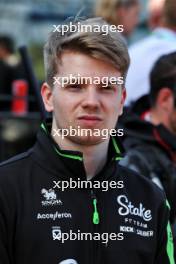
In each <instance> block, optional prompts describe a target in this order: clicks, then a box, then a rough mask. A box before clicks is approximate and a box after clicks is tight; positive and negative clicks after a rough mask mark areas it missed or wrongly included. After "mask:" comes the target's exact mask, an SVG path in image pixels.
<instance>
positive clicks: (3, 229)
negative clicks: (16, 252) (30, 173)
mask: <svg viewBox="0 0 176 264" xmlns="http://www.w3.org/2000/svg"><path fill="white" fill-rule="evenodd" d="M0 263H1V264H10V259H9V255H8V234H7V219H6V213H5V205H4V203H3V199H2V194H1V192H0Z"/></svg>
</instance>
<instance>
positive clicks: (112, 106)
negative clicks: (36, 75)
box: [42, 51, 126, 145]
mask: <svg viewBox="0 0 176 264" xmlns="http://www.w3.org/2000/svg"><path fill="white" fill-rule="evenodd" d="M61 61H62V63H61V65H59V66H58V74H57V78H58V77H66V76H68V77H69V76H70V74H72V75H74V76H80V77H91V78H92V79H93V78H97V77H99V78H100V79H102V77H104V76H106V77H116V78H118V77H119V76H121V73H120V72H119V71H118V70H117V69H116V68H115V67H114V66H112V65H111V64H109V63H107V62H104V61H102V60H98V59H94V58H91V57H90V56H88V55H85V54H82V53H78V52H71V51H67V52H66V51H65V52H64V53H63V54H62V56H61ZM125 96H126V94H125V89H122V87H120V86H119V85H117V84H116V85H113V84H111V85H109V86H107V87H102V85H101V84H92V83H89V82H88V83H84V82H83V84H78V83H77V84H74V85H72V84H69V83H68V84H66V85H64V86H63V87H62V86H61V85H59V84H57V83H56V84H55V85H54V87H53V88H52V89H50V87H48V86H47V85H46V84H44V85H43V87H42V97H43V100H44V103H45V108H46V110H47V111H50V112H51V111H53V126H55V127H57V129H62V128H67V129H69V127H72V128H75V129H77V128H78V127H80V128H81V129H91V130H94V129H99V130H102V129H105V128H106V129H112V128H114V127H115V125H116V122H117V119H118V116H119V115H120V114H121V113H122V108H123V104H124V100H125ZM67 138H69V140H71V141H72V142H75V143H77V144H82V145H95V144H98V143H100V142H101V141H102V137H101V136H97V135H96V136H90V135H87V136H86V135H84V136H79V135H77V136H74V137H71V136H68V137H67Z"/></svg>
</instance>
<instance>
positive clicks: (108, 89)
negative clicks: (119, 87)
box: [101, 84, 115, 91]
mask: <svg viewBox="0 0 176 264" xmlns="http://www.w3.org/2000/svg"><path fill="white" fill-rule="evenodd" d="M101 89H102V90H103V91H114V90H115V87H114V86H113V85H110V84H109V85H104V86H102V87H101Z"/></svg>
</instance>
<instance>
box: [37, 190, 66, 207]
mask: <svg viewBox="0 0 176 264" xmlns="http://www.w3.org/2000/svg"><path fill="white" fill-rule="evenodd" d="M41 194H42V195H43V197H44V198H45V201H42V205H43V206H49V205H51V206H53V205H62V201H61V200H58V199H57V196H56V193H55V191H54V190H53V189H49V190H46V189H44V188H43V189H42V190H41Z"/></svg>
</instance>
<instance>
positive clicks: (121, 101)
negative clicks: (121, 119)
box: [120, 87, 127, 115]
mask: <svg viewBox="0 0 176 264" xmlns="http://www.w3.org/2000/svg"><path fill="white" fill-rule="evenodd" d="M126 95H127V93H126V88H125V87H123V89H122V95H121V100H120V115H122V114H123V106H124V103H125V99H126Z"/></svg>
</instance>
